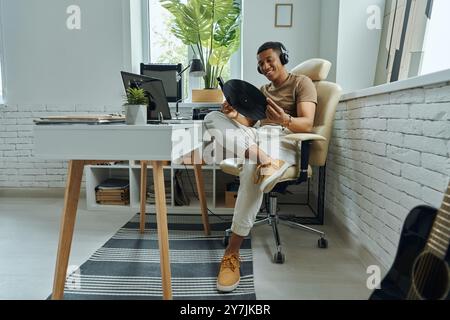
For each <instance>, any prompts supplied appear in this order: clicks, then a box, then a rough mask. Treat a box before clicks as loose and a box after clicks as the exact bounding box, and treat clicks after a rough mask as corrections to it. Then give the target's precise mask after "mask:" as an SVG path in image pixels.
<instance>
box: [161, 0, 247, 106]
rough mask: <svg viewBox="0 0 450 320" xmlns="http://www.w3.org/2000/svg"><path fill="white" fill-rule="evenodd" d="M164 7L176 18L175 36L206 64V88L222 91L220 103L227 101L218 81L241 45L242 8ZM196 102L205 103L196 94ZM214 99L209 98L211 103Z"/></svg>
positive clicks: (210, 3) (229, 0) (200, 3)
mask: <svg viewBox="0 0 450 320" xmlns="http://www.w3.org/2000/svg"><path fill="white" fill-rule="evenodd" d="M160 2H161V5H162V6H163V7H164V8H166V9H167V10H168V11H169V12H170V13H171V14H172V15H173V17H174V20H173V24H172V26H171V30H172V32H173V34H174V35H175V36H176V37H177V38H178V39H180V40H181V41H182V42H183V43H184V44H185V45H187V46H190V48H191V49H192V51H193V52H194V54H195V55H196V56H198V57H199V59H200V60H201V61H202V63H203V66H204V67H205V76H204V77H203V80H204V88H205V89H208V90H207V92H206V93H205V94H206V95H207V96H210V97H211V96H214V94H211V92H210V90H211V89H215V90H216V91H218V95H217V94H216V95H217V98H216V99H219V102H222V101H223V96H222V92H221V91H220V89H217V87H218V81H217V77H220V76H221V75H222V71H223V68H224V66H225V65H226V64H227V63H228V62H229V60H230V58H231V55H232V54H233V53H234V52H236V51H237V50H238V48H239V45H240V16H241V8H240V5H239V3H237V2H236V1H234V0H188V1H187V2H186V4H184V3H181V2H180V0H160ZM192 98H193V99H192V101H199V99H200V101H202V100H201V98H199V97H198V92H196V91H194V90H193V93H192ZM210 99H211V98H209V100H210Z"/></svg>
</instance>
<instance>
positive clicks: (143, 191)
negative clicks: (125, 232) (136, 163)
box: [139, 161, 148, 233]
mask: <svg viewBox="0 0 450 320" xmlns="http://www.w3.org/2000/svg"><path fill="white" fill-rule="evenodd" d="M147 164H148V162H147V161H141V210H140V215H141V217H140V218H141V220H140V227H139V229H140V232H141V233H144V230H145V206H146V203H147V201H146V200H147Z"/></svg>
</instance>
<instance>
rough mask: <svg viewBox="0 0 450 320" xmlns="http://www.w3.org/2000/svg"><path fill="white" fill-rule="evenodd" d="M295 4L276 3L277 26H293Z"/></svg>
mask: <svg viewBox="0 0 450 320" xmlns="http://www.w3.org/2000/svg"><path fill="white" fill-rule="evenodd" d="M293 7H294V5H293V4H292V3H277V4H275V27H277V28H290V27H292V11H293Z"/></svg>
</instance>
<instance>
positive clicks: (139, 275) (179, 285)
mask: <svg viewBox="0 0 450 320" xmlns="http://www.w3.org/2000/svg"><path fill="white" fill-rule="evenodd" d="M168 222H169V246H170V263H171V271H172V293H173V298H174V299H182V300H184V299H200V300H206V299H231V300H235V299H239V300H243V299H256V295H255V289H254V283H253V263H252V250H251V240H250V237H247V238H246V239H245V240H244V243H243V245H242V248H241V259H242V262H241V282H240V284H239V286H238V288H237V289H236V290H235V291H233V292H231V293H220V292H218V291H217V290H216V276H217V272H218V268H219V264H220V260H221V258H222V256H223V252H224V247H223V245H222V238H223V235H224V232H223V231H224V230H225V229H226V228H227V227H229V225H230V223H229V222H226V221H223V220H220V219H219V218H217V217H214V216H211V217H210V223H211V235H210V236H205V235H204V233H203V226H202V224H201V219H200V216H186V215H169V216H168ZM64 292H65V294H64V298H65V299H68V300H71V299H72V300H78V299H105V300H111V299H161V297H162V288H161V272H160V264H159V250H158V238H157V232H156V223H155V215H147V223H146V230H145V233H144V234H141V233H139V215H136V216H135V217H133V219H131V220H130V221H129V222H128V223H127V224H125V225H124V226H123V227H122V228H121V229H120V230H119V231H118V232H117V233H116V234H115V235H114V236H113V237H112V238H111V239H110V240H108V241H107V242H106V243H105V244H104V245H103V246H102V247H101V248H100V249H98V250H97V251H96V252H95V253H94V254H93V255H92V256H91V257H90V258H89V260H88V261H86V262H85V263H84V264H83V265H81V266H80V267H79V268H78V269H77V270H75V271H74V272H72V273H71V274H70V275H69V276H68V278H67V281H66V285H65V291H64Z"/></svg>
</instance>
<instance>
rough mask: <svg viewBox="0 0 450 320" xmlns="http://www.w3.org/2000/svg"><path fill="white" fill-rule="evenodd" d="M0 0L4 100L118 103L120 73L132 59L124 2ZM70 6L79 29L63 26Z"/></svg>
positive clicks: (46, 102)
mask: <svg viewBox="0 0 450 320" xmlns="http://www.w3.org/2000/svg"><path fill="white" fill-rule="evenodd" d="M1 1H2V9H3V10H2V12H1V15H2V17H1V18H2V22H3V29H4V30H3V34H4V49H5V57H4V60H5V65H6V68H5V69H6V70H5V72H6V79H7V88H8V96H7V103H8V104H20V105H30V104H32V105H37V104H46V105H49V104H52V105H72V104H91V105H92V104H101V105H109V104H118V103H119V104H120V103H121V101H122V93H123V88H122V84H121V79H120V73H119V71H120V70H122V69H129V68H130V63H131V61H130V60H131V57H130V56H131V54H130V53H129V51H130V46H129V45H128V46H126V45H125V44H127V43H130V40H129V39H127V37H129V33H128V35H127V33H126V31H127V29H126V25H125V24H126V23H127V22H128V23H129V17H128V21H127V14H128V15H129V2H128V1H125V0H95V1H89V0H70V1H69V0H39V1H30V0H14V1H10V0H1ZM73 4H75V5H78V6H80V8H81V30H68V29H67V27H66V19H67V17H68V14H67V13H66V9H67V7H68V6H69V5H73ZM127 6H128V9H127V10H126V7H127ZM129 28H130V27H129V26H128V29H129Z"/></svg>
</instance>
